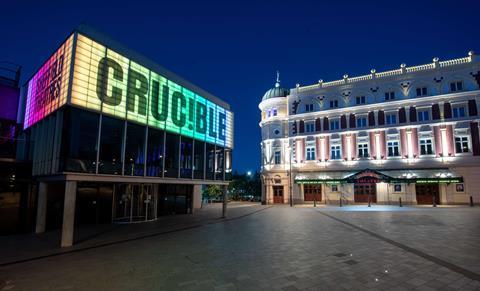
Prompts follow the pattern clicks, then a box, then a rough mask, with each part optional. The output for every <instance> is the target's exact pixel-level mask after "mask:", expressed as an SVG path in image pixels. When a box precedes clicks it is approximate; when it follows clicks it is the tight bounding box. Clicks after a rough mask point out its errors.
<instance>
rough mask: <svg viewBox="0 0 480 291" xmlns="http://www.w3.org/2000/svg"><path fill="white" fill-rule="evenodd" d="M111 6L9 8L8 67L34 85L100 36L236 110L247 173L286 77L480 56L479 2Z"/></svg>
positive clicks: (0, 52) (1, 50) (0, 14)
mask: <svg viewBox="0 0 480 291" xmlns="http://www.w3.org/2000/svg"><path fill="white" fill-rule="evenodd" d="M30 2H31V3H30ZM107 2H109V1H2V4H0V37H1V41H0V60H8V61H12V62H15V63H18V64H20V65H22V66H23V78H22V79H23V80H24V81H25V79H26V78H28V77H29V76H30V75H31V74H32V73H33V72H34V70H35V69H37V68H38V67H39V66H40V65H41V64H42V63H43V62H44V61H45V60H46V58H47V57H48V56H49V55H50V54H51V53H53V51H54V50H55V49H56V47H57V46H58V45H59V44H60V42H61V41H62V40H64V39H65V37H66V36H67V35H68V34H69V33H70V32H71V31H72V29H73V28H74V27H75V26H77V25H78V24H80V23H85V24H88V25H90V26H93V27H94V28H96V29H98V30H99V31H101V32H103V33H106V34H108V35H110V36H111V37H112V38H114V39H116V40H118V41H120V42H122V43H123V44H124V45H125V46H127V47H129V48H131V49H133V50H136V51H138V52H140V53H142V54H144V55H145V56H147V57H149V58H150V59H152V60H153V61H156V62H158V63H159V64H161V65H163V66H164V67H166V68H168V69H170V70H171V71H173V72H175V73H177V74H179V75H180V76H182V77H184V78H185V79H187V80H189V81H191V82H192V83H194V84H196V85H198V86H200V87H202V88H204V89H205V90H207V91H209V92H211V93H213V94H214V95H216V96H218V97H220V98H222V99H224V100H225V101H227V102H229V103H230V104H231V107H232V110H233V111H234V113H235V150H234V169H235V170H238V171H246V170H256V169H259V168H260V128H259V126H258V122H259V120H260V112H259V110H258V103H259V102H260V100H261V97H262V96H263V94H264V93H265V91H267V90H268V89H269V88H271V87H272V86H273V85H274V81H275V71H276V70H277V69H278V70H280V73H281V80H282V85H284V86H286V87H290V88H292V87H294V86H295V84H296V83H300V84H302V85H306V84H313V83H316V82H317V81H318V80H319V79H323V80H325V81H330V80H337V79H341V78H342V76H343V74H345V73H348V74H349V76H351V77H352V76H356V75H363V74H368V73H369V72H370V69H372V68H375V69H376V70H377V72H380V71H383V70H389V69H396V68H398V67H399V66H400V64H401V63H406V64H407V65H408V66H411V65H417V64H425V63H429V62H431V60H432V58H433V57H439V58H440V60H445V59H450V58H457V57H465V56H467V52H468V51H469V50H474V51H477V52H479V53H480V38H479V36H480V17H479V15H480V14H479V12H480V1H478V0H477V1H459V0H457V1H418V0H417V1H412V2H409V1H401V2H397V3H393V1H379V2H378V3H374V2H369V3H371V4H365V3H363V2H367V1H355V2H353V1H352V2H351V3H349V1H331V3H324V4H320V3H317V2H320V1H301V0H297V1H252V2H248V1H238V3H236V4H235V3H233V1H219V2H209V1H191V2H189V1H179V0H175V1H158V3H155V4H153V3H149V2H147V1H140V0H135V1H111V2H110V3H107ZM152 2H153V1H152ZM334 2H341V3H334ZM77 3H78V4H77Z"/></svg>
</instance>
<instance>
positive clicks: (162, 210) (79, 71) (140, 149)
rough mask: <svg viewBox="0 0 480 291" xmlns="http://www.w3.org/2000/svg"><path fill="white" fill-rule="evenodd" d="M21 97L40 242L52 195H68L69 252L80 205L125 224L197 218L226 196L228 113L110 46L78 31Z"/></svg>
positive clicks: (102, 37) (208, 98)
mask: <svg viewBox="0 0 480 291" xmlns="http://www.w3.org/2000/svg"><path fill="white" fill-rule="evenodd" d="M25 87H26V90H25V92H26V93H25V99H26V102H25V106H26V108H25V117H24V129H25V132H27V133H28V135H29V136H30V139H31V141H32V142H31V144H32V146H31V149H30V152H31V159H32V164H33V175H34V176H36V179H37V180H38V181H39V185H38V193H39V198H38V199H39V204H38V211H37V212H38V217H37V232H43V231H45V227H46V222H45V217H46V214H45V213H46V212H48V211H47V210H46V208H47V205H46V201H47V198H46V197H47V193H49V195H50V193H52V195H54V196H55V194H53V193H57V192H58V193H62V191H64V192H65V193H64V194H58V193H57V194H58V195H56V197H58V199H63V201H64V209H63V213H67V214H68V215H67V216H68V217H66V216H65V215H64V219H63V230H64V231H63V233H64V236H65V238H64V239H63V238H62V245H63V246H68V245H71V244H72V237H73V235H72V233H73V230H72V229H73V220H74V216H75V214H74V213H75V211H74V210H75V203H80V204H82V205H84V206H83V207H87V209H90V208H91V206H88V205H96V206H95V208H97V210H95V211H93V212H92V216H93V217H95V216H96V217H103V218H101V221H100V222H101V223H105V222H120V223H129V222H138V221H151V220H155V219H157V217H158V216H160V215H162V214H172V213H175V214H181V213H192V212H193V211H194V209H196V208H199V207H200V206H201V195H202V186H203V185H206V184H215V185H219V186H221V187H222V188H223V192H224V195H226V186H227V185H228V183H229V180H230V179H231V174H232V150H233V113H232V112H231V111H230V106H229V105H228V104H227V103H225V102H224V101H222V100H220V99H219V98H217V97H215V96H213V95H212V94H210V93H208V92H206V91H204V90H202V89H200V88H198V87H196V86H195V85H193V84H191V83H189V82H187V81H185V80H183V79H182V78H180V77H178V76H177V75H175V74H173V73H172V72H170V71H168V70H166V69H164V68H163V67H160V66H159V65H157V64H155V63H153V62H151V61H149V60H148V59H146V58H145V57H143V56H141V55H139V54H138V53H136V52H134V51H131V50H129V49H127V48H125V47H124V46H122V45H121V44H119V43H117V42H116V41H114V40H111V39H110V38H108V37H107V36H105V35H103V34H100V33H98V32H97V31H95V30H93V29H91V28H89V27H85V26H82V27H79V28H78V29H76V30H75V31H74V32H73V33H72V34H71V35H70V36H69V37H68V38H67V39H66V40H65V41H64V43H63V44H62V45H61V46H60V47H59V48H58V49H57V51H56V52H55V53H54V54H53V55H52V56H51V57H50V58H49V59H48V60H47V61H46V62H45V63H44V64H43V65H42V66H41V68H40V69H39V70H38V71H37V72H36V73H35V74H34V75H33V77H32V78H31V79H30V80H29V81H28V82H27V84H26V86H25ZM58 185H63V186H58ZM92 193H96V194H92ZM48 201H50V198H49V200H48ZM82 201H83V202H82ZM85 201H90V202H85ZM101 201H107V202H106V203H105V202H101ZM225 201H226V200H225ZM49 203H50V202H49ZM224 204H225V205H224V211H225V209H226V203H224ZM85 205H86V206H85ZM72 211H73V214H72ZM81 212H82V210H81ZM84 212H85V210H84ZM87 212H88V211H87ZM94 212H100V213H104V214H101V215H100V216H99V215H98V214H95V213H94ZM52 215H53V214H52ZM92 216H88V215H86V216H85V217H81V216H80V220H81V221H79V222H78V221H77V222H76V223H83V222H88V223H90V222H91V221H90V220H91V217H92ZM47 228H48V227H47ZM65 229H67V231H65Z"/></svg>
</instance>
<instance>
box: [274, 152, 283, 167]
mask: <svg viewBox="0 0 480 291" xmlns="http://www.w3.org/2000/svg"><path fill="white" fill-rule="evenodd" d="M274 160H275V161H274V162H275V165H280V164H281V163H282V153H281V151H275V157H274Z"/></svg>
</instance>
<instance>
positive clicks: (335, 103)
mask: <svg viewBox="0 0 480 291" xmlns="http://www.w3.org/2000/svg"><path fill="white" fill-rule="evenodd" d="M330 108H338V100H330Z"/></svg>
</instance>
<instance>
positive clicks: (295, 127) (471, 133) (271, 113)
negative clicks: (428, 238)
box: [259, 52, 480, 204]
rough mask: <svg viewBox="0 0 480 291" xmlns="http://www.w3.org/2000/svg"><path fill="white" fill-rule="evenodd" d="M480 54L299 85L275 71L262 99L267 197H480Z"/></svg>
mask: <svg viewBox="0 0 480 291" xmlns="http://www.w3.org/2000/svg"><path fill="white" fill-rule="evenodd" d="M479 60H480V58H478V56H476V55H475V54H474V53H473V52H469V54H468V56H467V57H464V58H459V59H454V60H448V61H440V60H439V59H438V58H434V59H433V62H431V63H429V64H425V65H419V66H414V67H407V66H406V65H405V64H402V65H401V66H400V68H398V69H394V70H391V71H386V72H376V71H375V70H371V73H370V74H368V75H364V76H359V77H349V76H348V75H344V76H343V79H341V80H337V81H331V82H323V80H320V81H319V82H318V84H314V85H309V86H300V85H299V84H297V86H296V87H295V88H293V89H285V88H282V87H281V86H280V80H279V79H278V77H277V82H276V84H275V87H274V88H272V89H270V90H268V91H267V92H266V93H265V95H264V96H263V98H262V101H261V102H260V104H259V108H260V110H261V116H262V117H261V122H260V127H261V131H262V142H261V151H262V181H263V188H262V192H263V193H262V195H263V197H262V198H263V201H264V202H266V203H289V202H290V201H292V202H293V203H304V202H310V201H314V200H315V201H318V202H320V203H327V204H328V203H339V201H340V200H341V201H342V202H344V203H368V202H371V203H379V204H396V203H399V199H400V198H401V199H402V202H404V203H411V204H466V203H469V201H470V197H471V196H472V198H473V200H474V201H475V202H476V203H478V202H480V179H479V178H480V175H479V173H480V137H479V115H478V102H479V101H480V90H479V88H480V87H479V86H480V62H479ZM290 173H291V175H290Z"/></svg>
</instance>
